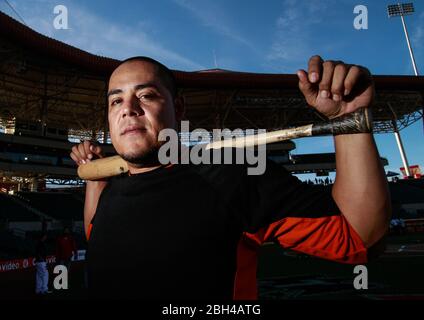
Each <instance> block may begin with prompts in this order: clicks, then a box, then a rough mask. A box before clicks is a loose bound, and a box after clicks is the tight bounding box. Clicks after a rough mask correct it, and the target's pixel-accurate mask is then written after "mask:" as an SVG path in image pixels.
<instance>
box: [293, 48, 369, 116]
mask: <svg viewBox="0 0 424 320" xmlns="http://www.w3.org/2000/svg"><path fill="white" fill-rule="evenodd" d="M297 75H298V77H299V89H300V90H301V91H302V93H303V95H304V96H305V99H306V102H307V103H308V104H309V105H310V106H311V107H313V108H315V109H316V110H317V111H318V112H320V113H322V114H323V115H325V116H327V117H328V118H330V119H332V118H336V117H339V116H341V115H343V114H346V113H350V112H353V111H355V110H356V109H358V108H361V107H370V106H371V105H372V103H373V101H374V95H375V91H374V82H373V80H372V76H371V74H370V72H369V71H368V69H366V68H364V67H362V66H358V65H351V64H345V63H344V62H342V61H331V60H328V61H323V60H322V58H321V57H320V56H313V57H311V58H310V59H309V63H308V72H306V71H305V70H299V71H298V72H297Z"/></svg>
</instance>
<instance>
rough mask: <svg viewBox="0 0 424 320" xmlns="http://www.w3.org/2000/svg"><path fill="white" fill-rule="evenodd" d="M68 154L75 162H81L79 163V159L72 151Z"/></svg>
mask: <svg viewBox="0 0 424 320" xmlns="http://www.w3.org/2000/svg"><path fill="white" fill-rule="evenodd" d="M69 156H70V157H71V159H72V160H74V162H75V163H76V164H78V165H79V164H81V163H80V159H78V157H77V156H76V155H75V154H74V153H73V152H71V153H70V154H69Z"/></svg>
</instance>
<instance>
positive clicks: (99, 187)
mask: <svg viewBox="0 0 424 320" xmlns="http://www.w3.org/2000/svg"><path fill="white" fill-rule="evenodd" d="M106 185H107V181H87V183H86V189H85V203H84V229H85V233H86V234H87V231H88V226H89V225H90V223H91V220H92V219H93V217H94V214H95V213H96V209H97V204H98V202H99V198H100V194H101V193H102V191H103V189H104V188H105V187H106Z"/></svg>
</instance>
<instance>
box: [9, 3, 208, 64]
mask: <svg viewBox="0 0 424 320" xmlns="http://www.w3.org/2000/svg"><path fill="white" fill-rule="evenodd" d="M12 5H13V6H14V7H15V8H16V9H17V11H18V12H19V13H20V14H21V15H22V16H23V18H24V19H25V21H26V23H27V24H28V25H29V27H31V28H32V29H34V30H36V31H37V32H39V33H42V34H44V35H47V36H49V37H52V38H54V39H57V40H59V41H62V42H65V43H67V44H70V45H72V46H75V47H77V48H79V49H82V50H86V51H88V52H90V53H93V54H97V55H101V56H107V57H112V58H116V59H124V58H127V57H129V56H134V55H145V56H150V57H152V58H155V59H158V60H160V61H162V62H164V63H165V64H167V65H168V66H170V67H172V68H177V69H185V70H186V69H191V70H199V69H204V66H202V65H200V64H198V63H196V62H195V61H192V60H190V59H189V58H186V57H184V56H182V55H180V54H178V53H177V52H175V51H173V50H170V49H168V48H166V47H164V46H163V45H162V44H161V43H160V42H159V41H158V40H156V39H152V38H151V37H150V36H149V34H147V33H146V32H143V31H140V30H142V29H140V28H139V26H140V25H142V24H143V22H142V21H140V22H139V23H138V24H134V25H129V24H128V23H126V24H122V25H121V24H117V23H113V22H110V21H109V20H107V19H105V18H103V17H100V16H98V15H96V14H94V13H92V12H89V11H87V10H85V9H84V8H82V7H79V6H77V5H75V4H72V5H69V6H67V5H66V4H65V5H66V6H67V8H68V23H69V29H68V30H56V29H55V28H54V27H53V20H54V18H55V15H54V14H53V8H54V7H55V6H56V5H57V2H56V1H52V0H37V1H31V5H28V4H27V3H22V2H14V3H12Z"/></svg>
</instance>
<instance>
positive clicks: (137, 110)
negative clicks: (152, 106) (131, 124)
mask: <svg viewBox="0 0 424 320" xmlns="http://www.w3.org/2000/svg"><path fill="white" fill-rule="evenodd" d="M142 114H144V110H143V108H141V106H140V102H139V100H138V98H137V97H136V96H131V97H130V98H128V99H127V100H126V101H125V102H124V107H123V109H122V116H123V117H126V116H129V117H134V116H140V115H142Z"/></svg>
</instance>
